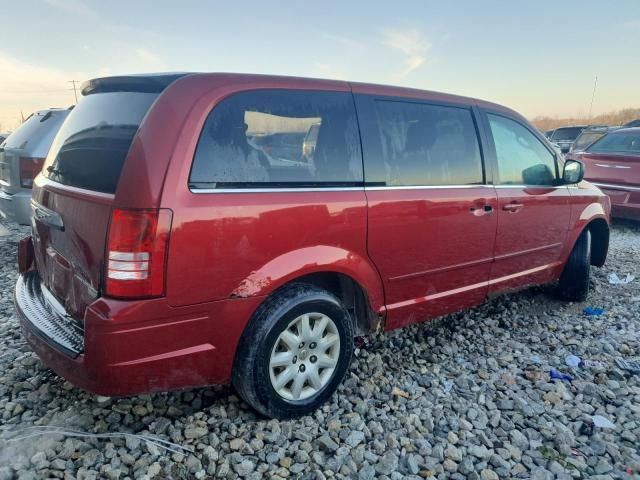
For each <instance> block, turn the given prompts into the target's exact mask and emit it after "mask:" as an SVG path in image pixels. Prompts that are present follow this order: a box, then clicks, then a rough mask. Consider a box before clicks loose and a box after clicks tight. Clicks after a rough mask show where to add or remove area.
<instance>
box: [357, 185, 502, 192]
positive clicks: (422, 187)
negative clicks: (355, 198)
mask: <svg viewBox="0 0 640 480" xmlns="http://www.w3.org/2000/svg"><path fill="white" fill-rule="evenodd" d="M468 188H493V185H388V186H384V187H364V189H365V190H366V191H367V192H376V191H381V190H449V189H451V190H459V189H468Z"/></svg>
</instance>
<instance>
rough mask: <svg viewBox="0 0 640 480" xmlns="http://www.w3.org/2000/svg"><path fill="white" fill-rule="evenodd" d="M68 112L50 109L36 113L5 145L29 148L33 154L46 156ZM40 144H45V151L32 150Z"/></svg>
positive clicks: (7, 146) (10, 136) (9, 137)
mask: <svg viewBox="0 0 640 480" xmlns="http://www.w3.org/2000/svg"><path fill="white" fill-rule="evenodd" d="M67 113H68V112H67V110H50V111H44V112H36V113H34V114H33V115H31V116H30V117H29V118H27V119H26V120H25V121H24V122H23V123H22V125H20V126H19V127H18V128H17V129H16V131H15V132H13V133H12V134H11V135H9V136H8V137H7V139H6V142H5V144H4V147H6V148H20V149H22V150H28V151H29V152H28V153H30V154H32V155H31V156H42V157H44V156H45V155H46V154H47V149H48V147H49V146H50V145H51V142H53V138H54V137H55V135H56V132H57V131H58V128H59V127H60V124H61V123H62V122H63V121H64V119H65V117H66V116H67ZM38 145H45V147H46V148H45V150H44V152H35V151H34V152H31V151H30V150H32V149H36V147H37V146H38Z"/></svg>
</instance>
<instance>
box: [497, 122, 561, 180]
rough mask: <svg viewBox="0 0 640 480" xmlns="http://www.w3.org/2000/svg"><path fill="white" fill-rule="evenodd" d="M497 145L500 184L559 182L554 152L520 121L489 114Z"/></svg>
mask: <svg viewBox="0 0 640 480" xmlns="http://www.w3.org/2000/svg"><path fill="white" fill-rule="evenodd" d="M488 117H489V125H490V126H491V133H492V135H493V142H494V144H495V146H496V159H497V162H498V183H499V184H501V185H541V186H551V185H554V184H555V183H556V163H555V157H554V155H553V154H552V153H551V152H550V151H549V150H548V149H547V148H546V147H545V146H544V145H543V144H542V142H541V141H540V140H538V139H537V138H536V136H535V135H534V134H533V133H531V132H530V131H529V130H528V129H526V128H525V127H524V126H522V125H520V124H519V123H518V122H515V121H513V120H510V119H508V118H505V117H502V116H500V115H492V114H489V115H488Z"/></svg>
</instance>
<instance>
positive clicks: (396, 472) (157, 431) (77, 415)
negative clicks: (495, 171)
mask: <svg viewBox="0 0 640 480" xmlns="http://www.w3.org/2000/svg"><path fill="white" fill-rule="evenodd" d="M8 228H10V230H11V232H12V233H11V234H9V235H6V236H3V237H0V258H1V259H2V260H3V262H2V265H1V267H0V294H1V297H0V345H1V348H0V359H1V360H2V371H1V373H0V417H1V418H2V420H1V422H0V423H1V424H2V427H0V428H1V430H0V479H9V478H20V479H27V478H69V479H71V478H79V479H92V478H109V479H115V478H212V477H215V478H256V479H259V478H285V477H289V478H310V479H312V478H318V479H321V478H332V477H333V478H359V479H372V478H391V479H399V478H471V479H474V478H481V479H483V480H492V479H497V478H509V477H514V478H535V479H547V478H549V479H551V478H567V479H568V478H601V479H607V478H634V477H635V478H640V375H635V376H634V375H631V374H629V373H628V372H626V371H623V370H621V369H619V368H618V367H617V366H616V363H615V359H616V358H620V357H622V358H633V357H640V268H639V264H638V258H640V224H633V223H617V224H616V225H615V226H614V229H613V234H612V244H611V251H610V256H609V260H608V262H607V265H606V266H605V267H604V268H602V269H595V270H594V272H593V273H594V275H593V285H592V286H593V290H592V292H591V294H590V297H589V300H588V302H587V303H585V304H565V303H562V302H559V301H557V300H554V299H553V297H552V296H551V295H550V294H549V293H550V292H549V289H548V288H534V289H530V290H528V291H525V292H521V293H519V294H513V295H509V296H505V297H501V298H497V299H494V300H492V301H490V302H488V303H486V304H485V305H483V306H481V307H478V308H476V309H473V310H471V311H468V312H465V313H463V314H457V315H452V316H449V317H446V318H444V319H442V320H438V321H436V322H432V323H430V324H425V325H420V326H414V327H410V328H407V329H404V330H400V331H396V332H392V333H389V334H386V335H382V336H380V337H377V338H375V339H372V340H371V341H370V342H369V344H368V345H367V346H366V347H365V348H362V349H359V350H358V351H357V355H356V358H355V359H354V362H353V365H352V368H351V370H350V373H349V375H348V377H347V379H346V381H345V383H344V384H343V386H342V387H341V388H340V390H339V392H338V394H337V395H334V397H333V399H332V401H331V403H330V404H327V405H325V406H324V407H323V408H322V409H321V410H319V411H318V412H316V413H315V414H313V415H311V416H307V417H303V418H301V419H299V420H295V421H287V422H280V421H275V420H270V421H268V420H264V419H261V418H258V417H257V416H256V415H255V414H254V412H253V411H252V410H251V409H250V408H249V407H248V406H247V405H245V404H244V403H243V402H242V401H240V400H239V399H238V398H237V397H236V396H235V395H234V393H233V391H232V389H231V388H230V387H214V388H205V389H199V390H193V391H187V392H180V393H169V394H157V395H149V396H139V397H135V398H124V399H109V398H105V397H96V396H93V395H90V394H87V393H85V392H83V391H81V390H79V389H77V388H75V387H73V386H72V385H70V384H69V383H68V382H65V381H64V380H63V379H61V378H59V377H57V376H56V375H55V374H53V373H52V372H51V371H49V370H47V369H46V368H44V367H43V366H42V365H41V363H40V361H39V360H38V358H37V357H36V356H35V355H34V354H33V353H31V352H30V351H29V349H28V348H27V346H26V344H25V342H24V341H23V339H22V337H21V335H20V332H19V330H18V328H17V324H16V319H15V315H14V312H13V305H12V292H13V285H14V281H15V276H16V271H15V261H14V255H15V250H16V245H15V241H16V239H17V238H18V232H17V231H16V229H15V228H14V227H8ZM614 272H615V273H617V274H618V275H620V276H622V275H623V274H627V273H632V274H635V275H636V276H637V277H639V278H636V279H635V280H633V281H632V282H630V283H629V284H626V285H611V284H609V282H608V280H607V278H608V275H609V274H610V273H614ZM587 306H593V307H599V308H603V309H604V310H605V312H604V314H602V315H600V316H586V315H584V314H583V313H582V312H583V309H584V308H585V307H587ZM569 354H571V355H576V356H578V357H580V359H581V360H583V362H582V363H581V364H580V366H578V367H569V366H567V365H566V358H565V357H566V356H567V355H569ZM551 369H556V370H557V371H559V372H561V373H564V374H568V375H570V376H571V377H573V381H572V382H571V383H568V382H563V381H560V380H558V381H552V380H550V378H549V372H550V370H551ZM594 416H596V422H597V420H598V417H597V416H601V417H604V418H605V419H607V420H608V421H610V422H611V424H610V425H608V426H605V427H600V426H594V425H593V420H592V419H593V417H594ZM34 425H38V426H56V427H60V428H63V429H66V430H74V431H79V432H87V433H91V434H105V433H109V432H110V433H114V432H121V433H136V434H147V435H153V436H154V438H155V439H156V440H154V442H148V441H146V440H144V439H141V438H140V437H139V436H134V435H129V436H124V435H121V436H117V437H113V438H104V437H102V438H100V437H95V436H86V437H72V436H69V435H68V434H64V435H63V434H61V433H59V432H58V433H55V434H51V433H48V434H46V435H38V436H31V437H29V438H24V439H21V438H22V437H24V436H26V435H34V434H37V433H42V428H41V429H38V430H37V429H35V428H28V427H32V426H34ZM598 425H599V423H598ZM25 429H26V430H25ZM157 439H162V440H165V441H169V442H172V443H174V444H176V445H178V446H179V447H178V446H169V448H171V449H172V450H174V451H173V452H171V451H167V450H165V449H163V448H162V444H159V443H158V442H159V440H157ZM164 445H168V444H164ZM185 449H186V450H185Z"/></svg>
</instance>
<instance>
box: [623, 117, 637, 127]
mask: <svg viewBox="0 0 640 480" xmlns="http://www.w3.org/2000/svg"><path fill="white" fill-rule="evenodd" d="M623 126H624V127H625V128H635V127H640V118H638V119H637V120H631V121H630V122H628V123H625V124H624V125H623Z"/></svg>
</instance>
